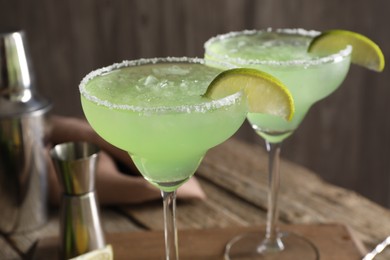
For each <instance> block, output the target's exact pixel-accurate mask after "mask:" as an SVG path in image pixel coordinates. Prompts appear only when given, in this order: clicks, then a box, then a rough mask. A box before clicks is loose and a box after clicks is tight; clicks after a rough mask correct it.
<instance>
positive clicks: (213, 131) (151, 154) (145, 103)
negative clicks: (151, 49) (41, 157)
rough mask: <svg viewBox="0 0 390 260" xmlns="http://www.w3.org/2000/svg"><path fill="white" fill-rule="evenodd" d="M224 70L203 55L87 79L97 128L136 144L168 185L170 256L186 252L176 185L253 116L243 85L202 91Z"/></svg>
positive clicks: (140, 159) (128, 64)
mask: <svg viewBox="0 0 390 260" xmlns="http://www.w3.org/2000/svg"><path fill="white" fill-rule="evenodd" d="M220 72H221V70H220V69H216V68H210V67H207V66H206V65H204V62H203V60H201V59H195V58H193V59H190V58H156V59H142V60H136V61H124V62H122V63H119V64H114V65H112V66H109V67H105V68H102V69H99V70H96V71H94V72H91V73H90V74H88V75H87V76H86V77H85V78H84V79H83V80H82V82H81V84H80V92H81V102H82V107H83V110H84V113H85V115H86V117H87V119H88V121H89V123H90V124H91V126H92V127H93V128H94V129H95V130H96V132H97V133H98V134H99V135H101V136H102V137H103V138H104V139H105V140H107V141H108V142H110V143H111V144H113V145H115V146H117V147H119V148H121V149H123V150H125V151H128V152H129V154H130V156H131V157H132V159H133V160H134V162H135V164H136V166H137V168H138V169H139V170H140V172H141V174H142V175H143V176H144V177H145V179H147V180H148V181H150V182H151V183H152V184H154V185H156V186H157V187H159V188H160V189H161V190H162V195H163V198H164V216H165V220H166V222H165V225H166V226H165V227H166V259H178V250H177V237H176V227H175V219H174V214H175V191H176V189H177V188H178V187H179V186H180V185H181V184H183V183H184V182H185V181H186V180H188V179H189V178H190V177H191V176H192V175H193V174H194V172H195V171H196V169H197V167H198V165H199V163H200V162H201V160H202V158H203V156H204V155H205V153H206V152H207V150H208V149H210V148H212V147H214V146H216V145H218V144H219V143H221V142H223V141H225V140H226V139H228V138H229V137H230V136H231V135H233V134H234V133H235V132H236V131H237V129H238V128H239V127H240V126H241V124H242V123H243V121H244V120H245V117H246V114H247V104H246V101H245V98H243V95H242V94H241V93H236V94H233V95H230V96H227V97H224V98H221V99H218V100H210V99H208V98H205V97H203V96H202V94H204V92H205V91H206V89H207V87H208V85H209V83H210V82H211V81H212V80H213V79H214V78H215V77H216V76H217V75H218V74H219V73H220Z"/></svg>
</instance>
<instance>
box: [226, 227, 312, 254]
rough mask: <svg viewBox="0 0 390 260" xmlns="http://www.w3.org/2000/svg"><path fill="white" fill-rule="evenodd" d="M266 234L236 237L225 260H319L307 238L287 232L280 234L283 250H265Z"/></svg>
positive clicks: (231, 241) (231, 242) (249, 234)
mask: <svg viewBox="0 0 390 260" xmlns="http://www.w3.org/2000/svg"><path fill="white" fill-rule="evenodd" d="M264 237H265V233H264V232H256V233H246V234H242V235H239V236H236V237H234V238H233V239H232V240H230V242H229V243H228V244H227V245H226V248H225V254H224V259H225V260H296V259H305V260H318V259H319V252H318V250H317V248H316V247H315V246H314V244H313V243H311V242H310V241H309V240H307V239H306V238H304V237H302V236H300V235H297V234H293V233H287V232H281V233H280V234H279V238H280V241H282V244H283V249H282V250H280V249H279V250H273V249H269V250H267V249H265V247H264V243H263V240H264Z"/></svg>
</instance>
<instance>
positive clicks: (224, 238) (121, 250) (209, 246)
mask: <svg viewBox="0 0 390 260" xmlns="http://www.w3.org/2000/svg"><path fill="white" fill-rule="evenodd" d="M261 229H262V228H261V227H250V228H226V229H217V228H214V229H203V230H182V231H180V232H179V252H180V259H188V260H190V259H202V260H222V259H223V252H224V248H225V245H226V244H227V242H228V241H229V240H230V239H231V238H233V237H235V236H236V235H240V234H242V233H247V232H257V231H259V230H261ZM285 230H288V231H291V232H294V233H295V234H299V235H302V236H304V237H305V238H308V239H310V240H311V241H312V242H313V243H314V244H315V246H316V247H317V248H318V250H319V254H320V259H321V260H355V259H360V258H361V256H362V253H361V252H360V251H359V250H360V249H359V245H357V244H356V242H355V240H354V238H353V236H352V235H351V234H350V233H349V231H348V229H347V228H346V227H345V226H343V225H338V224H326V225H294V226H285ZM107 240H108V243H110V244H111V245H112V246H113V250H114V256H115V259H116V260H121V259H123V260H125V259H126V260H127V259H129V260H131V259H134V260H142V259H145V260H150V259H164V257H163V256H164V240H163V232H162V231H160V232H158V231H150V232H131V233H118V234H113V233H112V234H107ZM57 248H58V241H57V239H55V238H46V239H42V240H41V241H40V242H39V244H38V247H37V251H36V254H35V257H34V258H33V259H34V260H43V259H53V260H55V259H57ZM293 259H294V260H295V259H296V258H293ZM293 259H291V260H293Z"/></svg>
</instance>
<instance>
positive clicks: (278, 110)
mask: <svg viewBox="0 0 390 260" xmlns="http://www.w3.org/2000/svg"><path fill="white" fill-rule="evenodd" d="M239 91H243V93H244V94H245V95H246V97H247V100H248V105H249V112H252V113H263V114H270V115H275V116H280V117H283V118H285V119H286V120H291V118H292V117H293V114H294V102H293V99H292V96H291V94H290V92H289V91H288V89H287V88H286V87H285V86H284V85H283V83H281V82H280V81H279V80H278V79H276V78H275V77H273V76H271V75H270V74H267V73H265V72H263V71H260V70H256V69H249V68H237V69H230V70H226V71H224V72H222V73H220V74H219V75H218V76H217V77H216V78H215V79H214V80H213V81H212V82H211V83H210V85H209V87H208V89H207V91H206V93H205V94H204V96H206V97H209V98H212V99H218V98H223V97H226V96H229V95H232V94H234V93H237V92H239Z"/></svg>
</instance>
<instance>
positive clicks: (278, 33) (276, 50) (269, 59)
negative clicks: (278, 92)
mask: <svg viewBox="0 0 390 260" xmlns="http://www.w3.org/2000/svg"><path fill="white" fill-rule="evenodd" d="M316 35H318V32H315V31H305V30H302V29H291V30H287V29H285V30H275V31H271V30H269V31H244V32H235V33H230V34H227V35H223V36H220V37H216V38H212V39H211V40H209V41H208V42H207V43H206V45H205V48H206V53H205V58H206V59H207V60H219V61H224V62H227V63H230V64H231V65H232V66H237V67H251V68H256V69H260V70H263V71H265V72H268V73H270V74H271V75H273V76H275V77H276V78H278V79H279V80H281V81H282V82H283V83H284V84H285V85H286V86H287V87H288V88H289V90H290V92H291V94H292V96H293V98H294V102H295V114H294V118H293V119H292V120H291V121H286V120H283V119H282V118H280V117H276V116H271V115H263V114H254V113H250V114H249V115H248V120H249V121H250V123H251V125H252V126H253V128H254V129H255V130H256V132H257V133H258V134H260V135H261V136H262V137H264V138H265V139H266V140H268V141H270V142H274V143H275V142H281V141H283V139H285V138H286V137H288V136H289V135H291V134H292V133H293V131H294V130H295V129H296V128H297V127H298V126H299V124H300V123H301V121H302V120H303V118H304V117H305V115H306V113H307V112H308V110H309V108H310V107H311V106H312V105H313V104H314V103H315V102H317V101H319V100H321V99H323V98H325V97H326V96H328V95H329V94H331V93H332V92H333V91H335V90H336V89H337V88H338V87H339V86H340V84H341V83H342V81H343V80H344V78H345V76H346V75H347V72H348V70H349V66H350V54H351V50H352V49H351V47H347V48H345V49H344V50H342V51H340V52H339V53H334V54H332V55H328V56H318V55H313V54H310V53H308V52H307V48H308V46H309V44H310V41H311V40H312V39H313V37H314V36H316Z"/></svg>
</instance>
